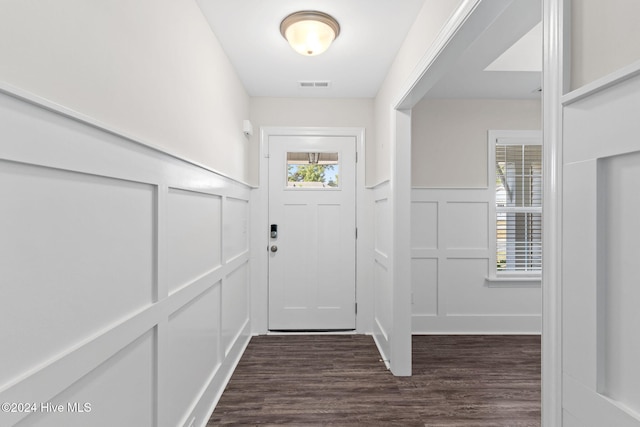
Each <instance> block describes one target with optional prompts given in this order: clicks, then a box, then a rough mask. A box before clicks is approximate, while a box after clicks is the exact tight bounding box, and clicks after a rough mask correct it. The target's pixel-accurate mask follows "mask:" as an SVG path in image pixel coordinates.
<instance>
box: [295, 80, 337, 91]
mask: <svg viewBox="0 0 640 427" xmlns="http://www.w3.org/2000/svg"><path fill="white" fill-rule="evenodd" d="M329 86H331V82H329V81H322V82H298V87H300V88H302V89H327V88H328V87H329Z"/></svg>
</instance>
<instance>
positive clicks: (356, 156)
mask: <svg viewBox="0 0 640 427" xmlns="http://www.w3.org/2000/svg"><path fill="white" fill-rule="evenodd" d="M356 163H358V152H357V151H356Z"/></svg>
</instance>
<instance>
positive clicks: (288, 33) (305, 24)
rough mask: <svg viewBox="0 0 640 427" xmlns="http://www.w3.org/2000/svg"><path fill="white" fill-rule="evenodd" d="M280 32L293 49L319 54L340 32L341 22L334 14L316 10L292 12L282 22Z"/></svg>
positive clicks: (304, 52) (300, 52)
mask: <svg viewBox="0 0 640 427" xmlns="http://www.w3.org/2000/svg"><path fill="white" fill-rule="evenodd" d="M280 33H282V37H284V38H285V39H287V41H288V42H289V44H290V45H291V47H292V48H293V50H295V51H296V52H298V53H299V54H301V55H305V56H314V55H319V54H321V53H322V52H324V51H325V50H327V49H328V48H329V46H330V45H331V43H332V42H333V41H334V40H335V39H336V38H337V37H338V35H339V34H340V24H338V21H336V20H335V19H334V18H333V16H331V15H327V14H326V13H323V12H318V11H315V10H303V11H300V12H295V13H292V14H291V15H289V16H287V17H286V18H284V19H283V20H282V22H281V23H280Z"/></svg>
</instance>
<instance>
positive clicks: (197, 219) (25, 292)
mask: <svg viewBox="0 0 640 427" xmlns="http://www.w3.org/2000/svg"><path fill="white" fill-rule="evenodd" d="M0 141H1V144H0V199H2V201H3V202H2V209H0V234H1V235H2V239H0V271H2V277H1V279H0V280H1V287H2V289H3V298H0V318H1V320H2V321H1V322H0V341H1V342H2V348H3V350H2V362H3V363H2V366H1V367H0V401H2V402H16V403H18V402H21V403H24V402H36V403H37V405H38V410H37V411H36V413H34V414H27V413H20V412H16V413H12V412H9V413H7V412H2V413H0V424H1V425H14V424H15V423H18V424H17V425H24V426H27V425H28V426H60V425H65V426H86V425H91V426H114V425H121V426H133V425H135V426H156V425H158V426H162V427H165V426H166V427H173V426H182V425H184V424H185V423H186V422H188V421H189V420H191V419H192V417H195V419H196V422H195V425H196V426H202V425H204V424H205V423H206V421H207V418H208V416H209V414H210V412H211V410H212V405H213V404H214V402H215V401H216V399H217V397H218V396H219V394H221V393H222V390H223V388H224V385H225V382H226V380H227V378H228V376H229V375H230V373H231V371H232V369H233V366H234V365H235V363H236V362H237V360H238V358H239V357H240V355H241V353H242V351H243V350H244V346H245V345H246V343H247V342H248V339H249V332H250V324H249V264H250V261H249V249H248V247H249V246H248V242H249V239H248V232H247V222H248V219H249V195H250V189H249V188H248V187H246V186H245V185H244V184H241V183H238V182H236V181H233V180H231V179H228V178H224V177H221V176H219V175H216V174H215V173H212V172H210V171H208V170H205V169H202V168H200V167H197V166H194V165H192V164H189V163H186V162H183V161H180V160H178V159H176V158H174V157H171V156H168V155H165V154H162V153H159V152H158V151H155V150H152V149H150V148H147V147H144V146H142V145H140V144H136V143H134V142H132V141H130V140H127V139H123V138H121V137H119V136H117V135H114V134H112V133H110V132H105V131H103V130H101V129H99V128H96V127H94V126H91V125H87V124H84V123H81V122H80V121H77V120H73V119H70V118H68V117H65V116H63V115H60V114H58V113H54V112H52V111H50V110H48V109H46V108H41V107H40V106H37V105H35V104H32V103H28V102H25V101H22V100H19V99H17V98H14V97H12V96H9V95H6V94H4V93H1V92H0ZM40 402H43V403H46V402H52V403H53V404H56V405H63V408H64V411H63V412H62V413H51V412H47V411H44V410H41V409H40V408H41V407H40V406H39V405H40ZM76 403H78V404H80V407H84V406H83V405H84V404H85V403H88V404H90V412H87V413H72V412H70V410H69V407H68V406H67V405H68V404H71V405H73V404H76Z"/></svg>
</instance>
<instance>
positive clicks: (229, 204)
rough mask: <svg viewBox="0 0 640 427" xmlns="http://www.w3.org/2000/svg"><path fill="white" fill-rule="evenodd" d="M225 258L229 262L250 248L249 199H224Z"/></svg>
mask: <svg viewBox="0 0 640 427" xmlns="http://www.w3.org/2000/svg"><path fill="white" fill-rule="evenodd" d="M223 216H224V219H225V221H224V230H223V233H224V239H223V242H224V248H223V253H224V259H225V261H226V262H227V263H228V262H230V261H231V260H233V259H234V258H237V257H239V256H242V255H243V254H244V253H245V252H247V250H248V249H249V233H248V232H247V229H248V227H249V224H248V223H249V201H248V200H242V199H236V198H233V197H227V198H225V199H224V213H223Z"/></svg>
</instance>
